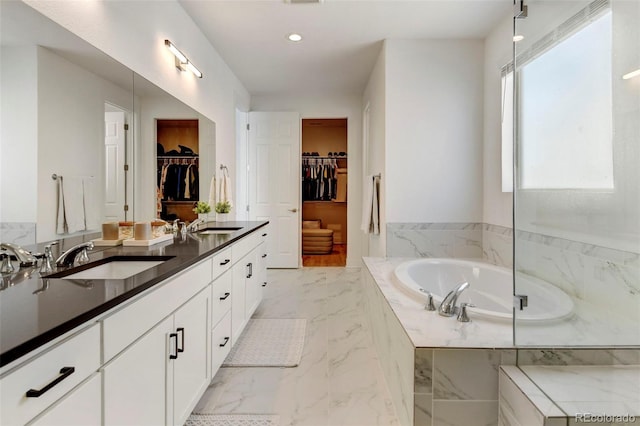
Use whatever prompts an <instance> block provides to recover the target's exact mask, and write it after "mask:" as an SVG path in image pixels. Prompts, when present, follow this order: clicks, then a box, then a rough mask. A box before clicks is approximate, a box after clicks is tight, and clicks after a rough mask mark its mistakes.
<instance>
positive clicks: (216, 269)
mask: <svg viewBox="0 0 640 426" xmlns="http://www.w3.org/2000/svg"><path fill="white" fill-rule="evenodd" d="M232 265H233V252H232V250H231V247H229V248H227V249H224V250H222V251H221V252H220V253H217V254H215V255H214V256H213V279H214V280H215V279H216V277H218V276H220V275H221V274H223V273H224V272H225V271H227V270H228V269H229V268H231V266H232Z"/></svg>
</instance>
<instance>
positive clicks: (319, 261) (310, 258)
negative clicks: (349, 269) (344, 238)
mask: <svg viewBox="0 0 640 426" xmlns="http://www.w3.org/2000/svg"><path fill="white" fill-rule="evenodd" d="M346 264H347V245H346V244H334V245H333V250H332V251H331V254H303V255H302V266H346Z"/></svg>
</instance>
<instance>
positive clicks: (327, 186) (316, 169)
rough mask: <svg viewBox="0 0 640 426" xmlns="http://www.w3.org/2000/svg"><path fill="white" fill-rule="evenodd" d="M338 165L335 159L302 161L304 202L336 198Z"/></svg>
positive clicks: (304, 159)
mask: <svg viewBox="0 0 640 426" xmlns="http://www.w3.org/2000/svg"><path fill="white" fill-rule="evenodd" d="M337 171H338V164H337V161H336V159H335V158H318V157H316V158H303V159H302V201H331V200H332V199H335V198H336V189H337Z"/></svg>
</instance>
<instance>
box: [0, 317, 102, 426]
mask: <svg viewBox="0 0 640 426" xmlns="http://www.w3.org/2000/svg"><path fill="white" fill-rule="evenodd" d="M99 367H100V325H99V324H97V323H96V324H94V325H92V326H91V327H89V328H88V329H85V330H83V331H81V332H79V333H77V334H75V335H73V336H71V337H70V338H69V339H67V340H65V341H63V342H61V343H59V344H58V345H56V346H54V347H53V348H52V349H50V350H48V351H47V352H45V353H43V354H41V355H38V356H36V357H35V358H34V359H32V360H30V361H28V362H27V363H26V364H24V365H22V366H21V367H19V368H18V369H17V370H15V371H13V372H11V373H9V374H8V375H7V376H5V377H3V378H2V379H0V388H1V389H2V398H1V400H2V402H1V405H0V424H3V425H21V424H24V423H26V422H27V421H29V420H30V419H32V418H33V417H35V416H36V415H38V414H39V413H41V412H42V411H44V410H45V409H46V408H47V407H49V406H50V405H51V404H53V403H54V402H55V401H57V400H58V399H60V398H61V397H62V396H64V395H65V394H66V393H68V392H69V391H70V390H71V389H73V388H74V387H75V386H77V385H78V384H79V383H80V382H82V381H83V380H85V379H86V378H87V377H89V376H90V375H91V374H92V373H94V372H95V371H97V370H98V368H99ZM28 394H29V396H27V395H28Z"/></svg>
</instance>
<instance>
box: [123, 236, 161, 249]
mask: <svg viewBox="0 0 640 426" xmlns="http://www.w3.org/2000/svg"><path fill="white" fill-rule="evenodd" d="M169 240H173V234H164V235H163V236H161V237H158V238H152V239H150V240H136V239H133V238H130V239H128V240H124V242H123V243H122V245H123V246H152V245H154V244H158V243H161V242H164V241H169Z"/></svg>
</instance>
